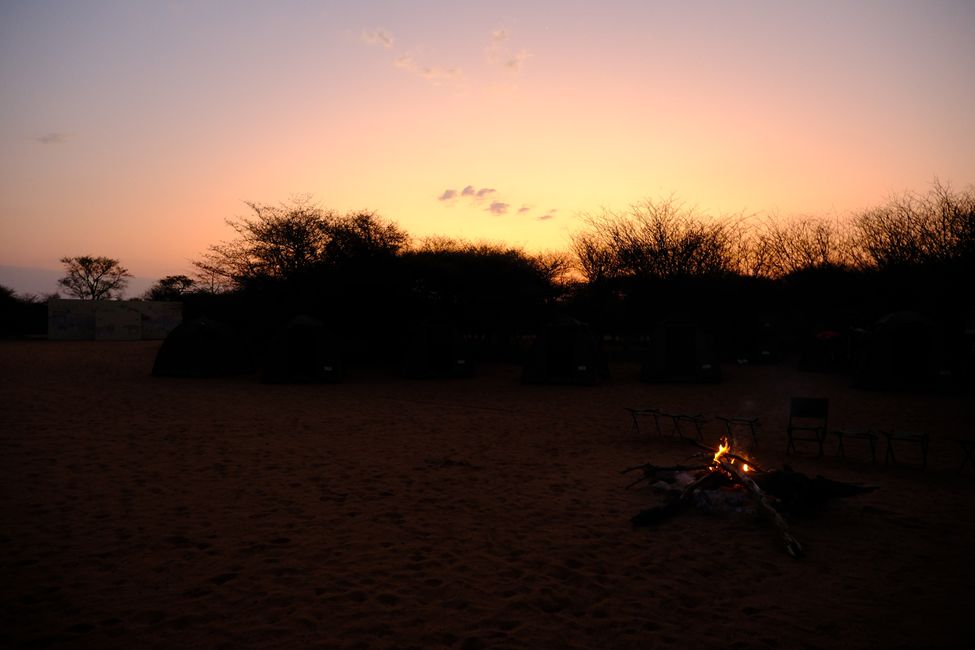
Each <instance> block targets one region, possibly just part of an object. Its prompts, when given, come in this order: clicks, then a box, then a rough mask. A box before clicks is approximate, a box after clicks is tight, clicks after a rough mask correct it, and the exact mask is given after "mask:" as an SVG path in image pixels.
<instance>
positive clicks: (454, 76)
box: [393, 52, 462, 84]
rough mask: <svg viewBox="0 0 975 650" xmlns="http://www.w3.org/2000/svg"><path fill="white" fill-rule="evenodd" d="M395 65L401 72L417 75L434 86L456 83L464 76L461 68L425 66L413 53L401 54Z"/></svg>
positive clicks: (394, 62)
mask: <svg viewBox="0 0 975 650" xmlns="http://www.w3.org/2000/svg"><path fill="white" fill-rule="evenodd" d="M393 65H395V66H396V67H397V68H400V69H401V70H406V71H407V72H412V73H414V74H417V75H419V76H421V77H423V78H424V79H426V80H427V81H430V82H431V83H433V84H440V83H441V82H444V81H455V80H458V79H460V78H461V76H462V73H461V70H460V68H444V67H440V66H430V65H424V64H422V63H420V62H419V61H418V60H417V58H416V56H415V55H414V54H413V53H412V52H406V53H405V54H400V55H399V56H398V57H396V60H395V61H393Z"/></svg>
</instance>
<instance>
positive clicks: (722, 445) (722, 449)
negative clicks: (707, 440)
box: [711, 438, 751, 472]
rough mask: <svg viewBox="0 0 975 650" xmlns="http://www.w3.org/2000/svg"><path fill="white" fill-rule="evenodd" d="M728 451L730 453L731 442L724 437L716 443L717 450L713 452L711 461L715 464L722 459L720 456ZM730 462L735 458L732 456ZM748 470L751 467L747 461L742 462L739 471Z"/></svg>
mask: <svg viewBox="0 0 975 650" xmlns="http://www.w3.org/2000/svg"><path fill="white" fill-rule="evenodd" d="M729 453H731V443H730V442H728V440H727V439H726V438H722V439H721V441H720V442H719V443H718V450H717V451H716V452H714V459H713V460H712V461H711V462H713V463H714V464H715V465H717V464H718V463H720V462H721V461H722V457H723V456H724V455H726V454H729ZM730 462H731V464H732V465H734V464H735V459H734V458H732V459H731V461H730ZM750 470H751V468H750V467H749V466H748V464H747V463H742V466H741V471H743V472H748V471H750Z"/></svg>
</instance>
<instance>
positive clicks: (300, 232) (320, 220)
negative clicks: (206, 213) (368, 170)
mask: <svg viewBox="0 0 975 650" xmlns="http://www.w3.org/2000/svg"><path fill="white" fill-rule="evenodd" d="M247 205H248V207H250V209H251V211H252V212H253V213H254V216H253V217H251V218H247V217H235V218H233V219H228V220H227V224H228V225H230V227H231V228H233V229H234V231H235V232H236V233H237V238H235V239H233V240H231V241H229V242H223V243H220V244H216V245H213V246H210V248H209V249H208V250H207V252H206V253H205V254H204V256H203V258H202V259H200V260H197V261H194V262H193V264H194V266H195V267H196V268H197V269H198V270H199V271H200V272H201V273H202V274H204V275H206V276H215V277H217V278H221V279H223V280H224V281H226V282H228V283H229V284H230V285H231V286H234V287H238V288H244V287H247V286H252V285H254V284H255V283H262V282H266V281H269V280H270V281H288V280H295V279H299V278H301V277H303V276H307V275H308V274H310V273H312V272H314V271H318V270H320V269H322V268H323V267H326V266H336V265H340V264H343V263H345V262H348V261H349V260H355V259H362V258H364V257H375V256H381V255H394V254H395V253H396V252H397V251H399V249H400V248H401V247H402V246H403V245H404V244H405V243H406V240H407V235H406V233H405V232H403V231H402V230H400V229H399V227H398V226H396V225H395V224H393V223H391V222H387V221H385V220H383V219H382V218H380V217H379V216H378V215H376V214H374V213H372V212H354V213H350V214H347V215H344V216H343V215H338V214H336V213H335V212H332V211H330V210H325V209H323V208H321V207H320V206H318V205H317V204H314V203H312V202H311V200H310V199H308V198H305V197H303V198H297V199H292V201H291V202H290V203H282V204H281V205H278V206H270V205H263V204H259V203H248V204H247Z"/></svg>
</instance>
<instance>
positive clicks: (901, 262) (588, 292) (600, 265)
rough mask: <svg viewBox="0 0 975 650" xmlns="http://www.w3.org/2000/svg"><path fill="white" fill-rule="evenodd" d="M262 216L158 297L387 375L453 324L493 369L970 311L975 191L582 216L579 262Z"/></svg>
mask: <svg viewBox="0 0 975 650" xmlns="http://www.w3.org/2000/svg"><path fill="white" fill-rule="evenodd" d="M248 207H249V209H250V212H249V214H248V215H247V216H243V217H236V218H233V219H230V220H228V224H229V225H230V226H231V228H232V229H233V232H234V237H233V238H232V239H230V240H229V241H225V242H221V243H218V244H215V245H212V246H210V247H209V248H208V249H207V250H206V251H205V252H204V253H203V254H202V255H201V257H200V259H199V260H197V261H196V262H195V263H194V266H195V269H196V273H195V277H194V278H190V277H188V276H184V275H175V276H167V277H165V278H162V279H161V280H160V281H159V282H157V283H156V285H155V286H153V287H152V289H150V290H149V292H147V294H146V296H145V297H146V298H150V299H156V300H160V299H162V300H181V301H183V303H184V306H185V314H186V316H187V317H194V316H200V315H208V316H211V317H214V318H218V319H223V320H226V321H229V322H231V323H233V324H236V325H237V326H238V327H243V328H247V329H248V330H249V333H250V334H252V335H253V336H255V337H261V336H267V335H269V333H270V332H271V331H273V329H274V328H275V327H277V326H278V325H280V324H281V323H282V322H283V321H284V320H286V319H287V318H289V317H291V316H294V315H297V314H308V315H311V316H315V317H317V318H319V319H321V320H323V321H324V322H325V323H326V324H327V325H328V326H329V327H331V328H332V329H333V330H335V331H336V332H337V333H339V334H341V335H343V336H344V337H345V338H346V340H349V341H351V342H352V344H351V345H352V347H354V348H355V349H356V350H358V351H359V352H360V353H361V354H363V355H374V356H377V357H381V356H383V355H384V354H386V353H387V351H388V349H389V348H390V347H394V346H395V344H396V337H397V336H399V335H401V334H402V332H403V331H405V330H406V329H407V328H408V326H409V325H411V324H417V323H423V322H440V323H450V324H452V325H454V326H456V327H457V328H458V329H460V330H461V331H462V332H464V333H465V335H466V336H467V337H468V338H469V339H470V340H471V341H472V342H474V343H476V344H477V346H478V347H479V350H480V352H481V353H482V354H483V355H486V356H494V357H500V356H508V355H511V354H514V353H515V352H514V351H515V350H516V349H517V347H518V346H517V339H518V337H519V336H522V335H524V334H530V333H533V332H535V331H537V330H538V327H539V326H540V325H541V324H542V323H544V322H545V321H548V320H551V319H554V318H555V317H557V316H561V315H568V316H573V317H575V318H578V319H580V320H584V321H586V322H589V323H590V324H592V325H593V326H594V327H595V328H596V329H597V330H599V331H601V332H603V333H604V334H605V335H606V336H607V337H610V338H615V339H617V340H619V341H623V342H625V341H627V340H638V339H639V337H640V336H641V335H644V334H645V333H646V332H647V331H648V330H649V329H651V328H652V327H653V326H654V325H655V324H657V323H659V322H661V321H664V320H667V319H674V318H683V319H685V320H693V321H697V322H701V323H705V324H708V325H710V326H713V327H714V329H715V330H717V331H719V332H724V338H725V341H724V345H725V348H726V357H727V356H728V355H731V354H735V353H736V352H735V351H734V349H735V348H738V347H740V346H741V340H742V339H743V338H747V337H748V336H749V332H754V331H756V330H759V329H762V328H766V329H767V328H769V327H774V328H777V329H779V330H781V331H784V332H787V333H790V334H791V335H794V336H802V335H806V334H808V333H809V332H816V331H820V330H838V331H842V330H844V329H848V328H851V327H867V326H869V325H870V324H871V323H872V322H873V321H875V320H876V319H877V318H878V317H880V316H881V315H883V314H885V313H887V312H890V311H893V310H896V309H914V310H918V311H922V312H925V313H927V314H928V315H930V316H933V317H935V318H937V319H939V321H941V322H943V323H945V324H946V326H947V327H950V328H954V329H955V330H960V329H962V328H963V327H964V322H965V319H966V316H967V314H968V313H969V312H970V311H971V309H972V302H973V300H972V298H971V297H970V294H971V287H972V280H973V279H975V190H973V189H968V190H965V191H955V190H952V189H951V188H949V187H948V186H946V185H943V184H940V183H935V184H934V185H933V186H932V188H931V189H930V190H929V191H928V192H927V193H924V194H905V195H903V196H899V197H894V198H891V199H890V200H889V201H888V202H886V203H885V204H883V205H881V206H879V207H876V208H873V209H871V210H866V211H864V212H861V213H859V214H856V215H854V216H853V217H852V218H851V219H850V220H847V221H845V222H841V221H839V220H827V219H817V218H801V219H795V220H782V219H774V218H767V219H764V220H757V219H753V218H746V217H744V216H741V215H735V216H731V217H723V218H714V217H711V216H709V215H703V214H699V213H697V212H696V211H695V210H693V209H690V208H687V207H685V206H684V205H682V204H681V203H679V202H678V201H675V200H673V199H668V200H663V201H645V202H643V203H640V204H638V205H635V206H633V207H632V208H630V209H629V210H626V211H604V212H602V213H600V214H596V215H588V216H585V217H584V220H583V224H584V225H583V227H582V228H581V230H580V231H579V232H577V233H576V234H575V235H574V237H573V239H572V243H571V248H570V251H569V252H568V253H547V254H532V253H528V252H526V251H524V250H521V249H518V248H514V247H510V246H505V245H501V244H487V243H472V242H466V241H458V240H453V239H448V238H442V237H441V238H428V239H424V240H419V241H417V240H414V239H412V238H411V237H410V236H409V235H408V233H406V232H405V231H404V230H402V229H401V228H400V227H399V226H398V225H396V224H395V223H393V222H391V221H388V220H386V219H384V218H382V217H381V216H379V215H377V214H375V213H372V212H362V211H360V212H350V213H346V214H340V213H337V212H334V211H331V210H327V209H324V208H322V207H320V206H318V205H316V204H314V203H313V202H311V201H310V200H309V199H303V198H299V199H295V200H292V201H291V202H289V203H284V204H281V205H264V204H258V203H249V204H248ZM72 259H75V260H77V259H81V258H72ZM93 259H94V258H93ZM99 259H100V258H99ZM106 259H107V258H106ZM110 261H113V262H115V260H110ZM113 268H115V269H116V270H119V271H121V272H122V273H123V275H121V276H120V278H121V279H122V280H123V281H124V279H125V278H126V277H127V273H126V272H125V270H124V269H122V268H121V267H120V266H119V265H118V263H117V262H116V263H115V264H114V266H113ZM69 270H70V269H69ZM75 284H78V283H77V282H76V283H75ZM82 285H84V286H88V285H87V284H85V283H83V282H82V283H81V284H79V286H80V287H81V288H84V286H82ZM65 286H66V285H65ZM0 298H2V301H3V304H4V305H5V306H4V312H3V313H4V318H5V321H4V322H5V323H7V325H5V333H8V334H9V333H10V332H13V331H15V330H17V329H18V328H17V327H16V326H11V325H9V323H10V322H11V318H10V316H9V314H10V313H12V311H11V309H12V308H11V307H10V305H11V304H15V303H17V302H18V301H20V302H23V301H22V300H20V299H18V298H17V297H16V296H14V295H13V294H12V292H9V291H8V292H7V294H6V295H3V296H0ZM28 302H29V301H28Z"/></svg>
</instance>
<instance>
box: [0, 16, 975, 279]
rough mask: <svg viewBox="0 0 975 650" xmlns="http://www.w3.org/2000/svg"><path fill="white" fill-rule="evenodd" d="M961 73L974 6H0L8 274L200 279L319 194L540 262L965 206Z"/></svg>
mask: <svg viewBox="0 0 975 650" xmlns="http://www.w3.org/2000/svg"><path fill="white" fill-rule="evenodd" d="M973 71H975V2H972V1H971V0H958V1H938V0H928V1H921V0H915V1H897V0H890V1H864V0H860V1H858V0H844V1H835V2H834V1H829V0H823V1H818V2H787V1H783V0H776V1H771V0H769V1H765V0H754V1H742V2H731V1H726V2H652V1H650V0H633V1H622V0H602V1H600V2H581V1H576V2H573V1H568V0H565V1H561V0H560V1H554V0H552V1H539V2H530V1H526V0H519V1H517V2H514V1H508V0H501V1H495V2H490V3H462V2H454V1H428V2H407V1H402V2H393V1H386V2H380V1H361V0H360V1H357V2H338V1H333V2H329V1H323V0H318V1H313V0H280V1H277V2H256V1H255V2H249V1H248V2H243V1H232V0H211V1H207V0H198V1H190V0H185V1H182V0H181V1H175V0H173V1H168V2H167V1H165V0H154V1H148V0H147V1H144V2H143V1H139V0H117V1H102V0H63V1H55V0H38V1H36V2H32V1H27V0H23V1H19V2H18V1H4V2H2V3H0V94H2V98H3V101H2V102H0V141H2V153H0V265H3V266H20V267H41V268H51V269H57V268H59V267H60V265H59V264H58V259H59V258H60V257H62V256H65V255H80V254H95V255H108V256H112V257H117V258H119V259H121V260H122V261H123V263H124V264H125V265H126V266H128V268H129V269H130V270H131V271H132V272H133V273H134V274H135V275H137V276H141V277H145V278H158V277H161V276H163V275H168V274H175V273H188V272H190V271H191V270H192V269H191V267H190V265H189V262H188V260H190V259H193V258H197V257H198V256H199V255H200V253H201V252H203V251H204V250H205V249H206V247H207V246H208V245H210V244H214V243H217V242H219V241H221V240H225V239H228V238H229V237H230V236H231V235H232V231H231V230H230V229H229V228H228V227H227V226H226V225H225V223H224V219H226V218H228V217H233V216H235V215H244V214H246V206H245V205H244V201H257V202H264V203H278V202H281V201H286V200H288V198H289V197H291V196H295V195H306V194H310V195H312V196H313V197H314V198H315V199H316V200H317V201H318V202H319V203H320V204H321V205H322V206H324V207H328V208H332V209H335V210H338V211H342V212H344V211H346V210H353V209H369V210H375V211H377V212H378V213H380V214H381V215H382V216H384V217H386V218H388V219H391V220H393V221H396V222H397V223H399V224H400V225H401V226H402V227H403V228H404V229H406V230H407V231H408V232H410V233H411V234H413V235H416V236H423V235H428V234H443V235H450V236H457V237H464V238H469V239H489V240H502V241H505V242H508V243H511V244H516V245H521V246H524V247H527V248H528V249H531V250H538V249H549V248H554V249H564V248H566V247H567V246H568V237H569V235H570V233H572V232H573V231H575V230H577V229H578V228H579V221H578V218H579V214H580V213H582V212H591V211H597V210H599V209H600V208H601V207H603V206H605V207H607V208H625V207H626V206H627V205H629V204H631V203H634V202H636V201H639V200H641V199H644V198H648V197H665V196H670V195H674V196H676V197H679V198H680V199H682V200H683V201H684V202H686V203H687V204H690V205H695V206H697V207H698V208H699V209H700V210H701V211H703V212H707V213H711V214H715V215H721V214H727V213H738V212H745V213H759V214H778V215H781V216H783V217H788V216H793V215H821V216H835V217H844V216H847V215H849V214H850V213H851V212H853V211H855V210H860V209H863V208H866V207H869V206H872V205H876V204H878V203H882V202H883V201H884V200H886V199H887V198H888V197H889V196H890V195H891V194H893V193H901V192H904V191H907V190H916V191H926V190H927V189H928V188H929V187H930V185H931V183H932V182H933V181H934V179H935V178H938V179H940V180H941V181H944V182H947V183H950V184H951V185H953V186H954V187H956V188H964V187H967V186H969V185H970V184H971V183H973V182H975V117H973V116H975V83H972V75H973ZM0 281H2V280H0ZM15 288H16V287H15ZM52 291H53V287H52Z"/></svg>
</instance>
